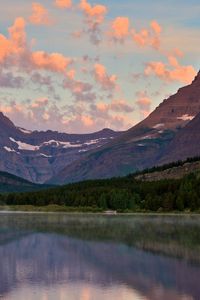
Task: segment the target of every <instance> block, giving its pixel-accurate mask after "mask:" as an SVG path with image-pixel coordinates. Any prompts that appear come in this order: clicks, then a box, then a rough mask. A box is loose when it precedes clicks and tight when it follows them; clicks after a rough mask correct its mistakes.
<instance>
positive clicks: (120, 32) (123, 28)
mask: <svg viewBox="0 0 200 300" xmlns="http://www.w3.org/2000/svg"><path fill="white" fill-rule="evenodd" d="M129 26H130V22H129V18H126V17H117V18H116V19H114V21H113V22H112V23H111V31H110V32H109V33H108V35H109V36H110V37H111V38H112V39H113V40H114V41H120V42H122V41H124V39H125V38H126V37H127V36H128V35H129Z"/></svg>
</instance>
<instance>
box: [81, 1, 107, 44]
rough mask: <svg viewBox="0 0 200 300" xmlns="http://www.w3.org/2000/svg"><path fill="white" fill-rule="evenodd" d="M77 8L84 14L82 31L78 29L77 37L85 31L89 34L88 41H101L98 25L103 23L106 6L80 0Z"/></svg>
mask: <svg viewBox="0 0 200 300" xmlns="http://www.w3.org/2000/svg"><path fill="white" fill-rule="evenodd" d="M79 9H80V10H81V11H82V12H83V13H84V16H85V20H84V23H85V28H83V30H82V31H79V33H78V35H79V37H81V36H82V35H83V34H84V33H86V34H88V35H89V38H90V41H91V42H92V43H93V44H95V45H98V44H99V43H100V41H101V28H100V25H101V24H102V23H103V21H104V19H105V15H106V14H107V11H108V9H107V7H106V6H105V5H100V4H97V5H94V6H92V5H91V4H90V3H89V2H87V0H81V1H80V4H79ZM76 37H77V35H76Z"/></svg>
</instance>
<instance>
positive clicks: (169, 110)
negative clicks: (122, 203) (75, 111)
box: [49, 72, 200, 184]
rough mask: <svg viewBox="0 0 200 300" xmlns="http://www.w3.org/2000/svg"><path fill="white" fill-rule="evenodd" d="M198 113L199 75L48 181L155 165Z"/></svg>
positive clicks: (107, 174)
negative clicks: (129, 127)
mask: <svg viewBox="0 0 200 300" xmlns="http://www.w3.org/2000/svg"><path fill="white" fill-rule="evenodd" d="M199 112H200V72H199V73H198V74H197V76H196V78H195V79H194V81H193V82H192V84H191V85H188V86H186V87H183V88H181V89H179V90H178V92H177V93H176V94H175V95H173V96H171V97H169V98H168V99H165V100H164V101H163V102H162V103H161V104H160V105H159V106H158V107H157V108H156V109H155V110H154V111H153V112H152V113H151V114H150V115H149V116H148V117H147V118H146V119H145V120H144V121H142V122H140V123H139V124H137V125H136V126H134V127H132V128H131V129H129V130H128V131H127V132H125V133H124V134H122V135H121V136H119V137H117V138H115V139H114V140H112V141H111V142H109V143H108V144H106V145H104V146H102V147H100V148H98V149H97V150H94V151H91V152H90V153H88V155H87V156H86V157H84V158H83V159H80V160H77V161H76V162H74V163H72V164H70V165H68V166H67V167H66V168H64V169H63V170H62V171H61V172H59V173H58V174H57V175H56V176H54V177H53V178H52V179H51V180H50V181H49V182H51V183H57V184H64V183H67V182H74V181H80V180H85V179H93V178H108V177H112V176H123V175H126V174H128V173H131V172H135V171H136V170H141V169H145V168H148V167H151V166H153V165H156V164H157V163H158V161H159V160H160V159H161V157H162V155H163V153H164V151H165V148H166V147H167V145H168V144H169V143H170V142H171V141H172V140H173V138H174V136H175V135H176V134H177V132H178V131H180V130H181V128H184V127H185V126H186V125H187V124H188V123H189V122H190V121H191V120H192V119H193V118H194V117H195V116H196V115H197V114H198V113H199Z"/></svg>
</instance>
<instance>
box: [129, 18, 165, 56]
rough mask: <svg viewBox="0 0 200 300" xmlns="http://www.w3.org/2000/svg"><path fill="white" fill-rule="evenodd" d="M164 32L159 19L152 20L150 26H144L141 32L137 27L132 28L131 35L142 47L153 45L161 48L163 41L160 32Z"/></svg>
mask: <svg viewBox="0 0 200 300" xmlns="http://www.w3.org/2000/svg"><path fill="white" fill-rule="evenodd" d="M161 32H162V27H161V26H160V25H159V24H158V22H157V21H155V20H154V21H152V22H151V23H150V28H147V29H146V28H143V29H142V30H140V31H139V32H137V31H136V30H135V29H132V30H131V36H132V39H133V41H135V42H136V44H137V45H139V46H140V47H147V46H150V47H153V48H154V49H156V50H158V49H160V45H161V41H160V34H161Z"/></svg>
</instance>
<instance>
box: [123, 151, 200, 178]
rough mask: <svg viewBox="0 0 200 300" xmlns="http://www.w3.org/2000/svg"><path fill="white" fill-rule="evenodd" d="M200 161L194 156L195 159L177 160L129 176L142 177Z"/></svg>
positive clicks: (198, 157) (199, 157) (199, 158)
mask: <svg viewBox="0 0 200 300" xmlns="http://www.w3.org/2000/svg"><path fill="white" fill-rule="evenodd" d="M197 161H200V156H195V157H189V158H187V159H186V160H178V161H176V162H171V163H168V164H165V165H161V166H154V167H152V168H149V169H145V170H142V171H137V172H135V173H134V174H130V175H129V176H131V177H135V176H137V175H143V174H146V173H154V172H161V171H165V170H168V169H171V168H174V167H180V166H183V165H184V164H185V163H193V162H197Z"/></svg>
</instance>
